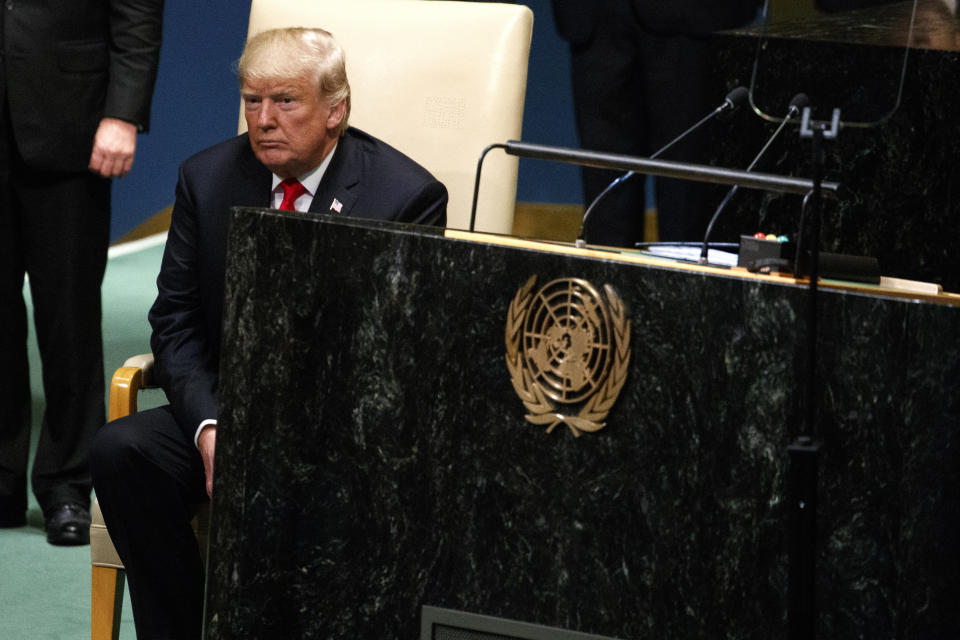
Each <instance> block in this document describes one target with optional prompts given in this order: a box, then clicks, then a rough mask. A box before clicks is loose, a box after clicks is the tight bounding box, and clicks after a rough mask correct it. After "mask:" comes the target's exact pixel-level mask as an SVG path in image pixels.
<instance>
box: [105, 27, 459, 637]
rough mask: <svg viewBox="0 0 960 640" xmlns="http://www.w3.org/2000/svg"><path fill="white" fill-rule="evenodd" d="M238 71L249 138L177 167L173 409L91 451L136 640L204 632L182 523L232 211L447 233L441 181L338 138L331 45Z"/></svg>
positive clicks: (167, 371)
mask: <svg viewBox="0 0 960 640" xmlns="http://www.w3.org/2000/svg"><path fill="white" fill-rule="evenodd" d="M238 70H239V77H240V83H241V92H242V94H243V101H244V110H245V115H246V120H247V126H248V128H249V132H248V134H245V135H242V136H239V137H237V138H234V139H232V140H228V141H226V142H222V143H220V144H218V145H215V146H213V147H211V148H209V149H206V150H205V151H201V152H200V153H198V154H197V155H195V156H193V157H191V158H190V159H188V160H187V161H186V162H184V164H183V165H182V167H181V169H180V177H179V181H178V183H177V191H176V202H175V204H174V209H173V219H172V222H171V227H170V233H169V236H168V238H167V246H166V250H165V253H164V257H163V264H162V266H161V270H160V276H159V278H158V279H157V286H158V289H159V294H158V296H157V300H156V302H155V303H154V305H153V308H152V309H151V311H150V322H151V324H152V326H153V337H152V340H151V346H152V348H153V352H154V356H155V358H156V365H155V366H156V369H157V377H158V379H159V381H160V384H161V386H162V387H163V389H164V391H165V392H166V394H167V399H168V400H169V402H170V404H169V405H168V406H164V407H160V408H158V409H154V410H150V411H144V412H141V413H137V414H134V415H132V416H130V417H128V418H125V419H122V420H118V421H116V422H114V423H110V424H108V425H106V426H105V427H104V428H103V429H102V430H101V431H100V433H99V434H98V436H97V439H96V441H95V442H94V449H93V457H92V465H93V466H92V469H93V478H94V484H95V487H96V491H97V497H98V499H99V501H100V506H101V508H102V510H103V516H104V520H105V521H106V524H107V527H108V529H109V531H110V535H111V538H112V539H113V541H114V545H115V546H116V548H117V552H118V553H119V554H120V558H121V559H122V560H123V563H124V566H125V568H126V572H127V577H128V578H129V581H130V597H131V600H132V603H133V611H134V620H135V622H136V625H137V635H138V637H139V638H141V640H143V639H144V638H181V639H183V638H194V637H199V634H200V630H201V623H202V620H201V616H202V605H203V568H202V566H201V562H200V553H199V550H198V548H197V544H196V541H195V539H194V536H193V532H192V530H191V528H190V524H189V523H190V518H191V516H192V505H195V504H196V503H198V502H200V501H202V500H205V499H206V498H207V497H208V496H209V495H210V494H211V493H212V487H213V484H212V483H213V468H214V464H213V463H214V450H215V441H216V433H217V426H216V424H217V423H216V420H217V380H218V370H217V366H218V362H219V352H220V325H221V316H222V313H223V302H222V300H223V287H224V267H225V253H226V226H227V219H228V215H229V210H230V207H232V206H237V205H248V206H262V207H267V206H272V207H275V208H280V209H291V208H295V209H296V210H298V211H314V212H321V213H333V214H334V215H341V216H358V217H364V218H374V219H381V220H395V221H402V222H411V223H418V224H432V225H444V224H445V223H446V206H447V190H446V188H445V187H444V186H443V185H442V184H441V183H440V182H438V181H437V180H436V179H434V178H433V176H431V175H430V174H429V173H428V172H427V171H426V170H425V169H423V168H422V167H420V166H419V165H417V164H416V163H414V162H413V161H412V160H410V159H409V158H407V157H406V156H404V155H403V154H401V153H400V152H399V151H397V150H396V149H393V148H392V147H390V146H388V145H387V144H385V143H383V142H381V141H379V140H377V139H376V138H373V137H372V136H369V135H367V134H365V133H363V132H361V131H359V130H357V129H354V128H350V127H348V125H347V119H348V117H349V113H350V86H349V84H348V82H347V75H346V68H345V65H344V59H343V52H342V50H341V49H340V47H339V45H337V43H336V42H335V41H334V40H333V38H332V37H331V36H330V34H329V33H327V32H326V31H323V30H320V29H299V28H298V29H280V30H273V31H267V32H264V33H262V34H259V35H257V36H255V37H254V38H253V39H251V40H250V41H249V42H248V43H247V46H246V49H245V50H244V53H243V56H242V57H241V58H240V63H239V69H238ZM358 268H363V266H362V265H358Z"/></svg>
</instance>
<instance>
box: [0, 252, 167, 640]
mask: <svg viewBox="0 0 960 640" xmlns="http://www.w3.org/2000/svg"><path fill="white" fill-rule="evenodd" d="M162 253H163V246H162V244H157V243H156V241H155V240H154V241H151V239H148V241H145V242H141V243H132V244H130V245H123V246H121V247H118V248H115V249H113V250H111V258H110V260H109V262H108V263H107V271H106V274H105V276H104V282H103V340H104V368H105V369H106V372H105V373H106V378H107V380H108V384H109V380H110V377H111V376H112V375H113V371H114V370H115V369H116V368H117V367H119V366H120V365H122V364H123V362H124V360H126V358H128V357H129V356H131V355H135V354H138V353H145V352H147V351H149V350H150V343H149V340H150V326H149V324H148V323H147V310H148V309H149V308H150V305H151V304H152V303H153V299H154V298H155V297H156V295H157V287H156V276H157V272H158V271H159V269H160V259H161V255H162ZM28 291H29V287H25V297H26V299H27V303H28V307H29V300H30V298H29V294H28ZM28 310H29V312H30V314H31V320H30V322H31V325H30V327H31V336H30V340H29V346H28V348H29V355H30V369H31V371H30V384H31V389H32V395H33V409H32V411H33V425H34V430H33V442H32V445H31V460H32V456H33V448H34V447H35V446H36V439H37V435H38V429H39V422H40V418H41V417H42V415H43V389H42V386H41V382H40V358H39V355H38V353H37V345H36V340H35V338H34V336H33V335H32V330H33V325H32V322H33V320H32V311H33V310H32V308H28ZM105 401H106V399H105ZM162 402H163V394H162V392H159V391H148V392H146V393H144V394H143V395H142V396H141V403H140V406H141V408H147V407H150V406H156V405H158V404H161V403H162ZM28 509H29V511H28V513H27V526H26V527H21V528H19V529H0V640H81V639H88V638H90V547H54V546H51V545H49V544H47V541H46V537H45V535H44V532H43V515H42V514H41V512H40V508H39V507H38V506H37V502H36V500H35V499H34V497H33V494H32V493H31V494H29V507H28ZM120 637H121V638H123V639H129V640H133V639H134V638H136V634H135V633H134V628H133V614H132V612H131V609H130V600H129V596H127V595H126V591H125V602H124V605H123V616H122V621H121V625H120Z"/></svg>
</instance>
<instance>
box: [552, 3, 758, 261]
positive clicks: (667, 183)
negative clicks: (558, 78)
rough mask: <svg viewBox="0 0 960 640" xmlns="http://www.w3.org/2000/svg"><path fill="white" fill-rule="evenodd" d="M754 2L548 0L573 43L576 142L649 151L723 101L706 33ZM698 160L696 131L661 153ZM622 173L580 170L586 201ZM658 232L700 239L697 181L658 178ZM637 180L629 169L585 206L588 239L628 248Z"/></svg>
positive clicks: (704, 212)
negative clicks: (603, 195) (622, 179)
mask: <svg viewBox="0 0 960 640" xmlns="http://www.w3.org/2000/svg"><path fill="white" fill-rule="evenodd" d="M759 4H760V2H759V0H671V1H669V2H664V1H662V0H604V1H603V2H582V1H580V0H553V13H554V17H555V19H556V23H557V30H558V32H559V33H560V35H561V37H563V38H564V39H565V40H567V41H568V42H569V43H570V53H571V67H572V68H571V72H572V81H573V98H574V112H575V113H574V115H575V117H576V124H577V130H578V132H579V135H580V144H581V146H582V147H584V148H586V149H591V150H597V151H611V152H616V153H625V154H630V155H640V156H647V155H650V154H651V153H653V152H655V151H656V150H657V149H658V148H660V147H661V146H663V145H664V144H666V143H667V142H669V141H670V140H671V139H673V138H674V137H676V136H677V135H679V134H680V133H681V132H682V131H684V130H686V129H687V127H689V126H690V125H692V124H693V123H694V122H696V121H698V120H699V119H700V118H702V117H703V116H704V115H706V114H707V113H708V112H709V111H710V110H711V109H712V108H713V107H714V106H716V104H718V103H719V102H720V101H721V100H722V93H721V92H722V91H723V89H724V88H723V84H722V82H717V81H711V79H710V78H709V77H708V74H709V68H708V65H709V61H710V46H709V43H708V41H707V39H706V38H705V36H706V35H707V34H709V33H710V32H712V31H716V30H719V29H726V28H731V27H735V26H738V25H742V24H745V23H747V22H749V21H750V20H751V19H752V18H753V17H754V16H755V15H756V11H757V6H758V5H759ZM668 158H669V159H671V160H685V161H696V160H697V159H698V158H700V159H702V158H703V155H702V154H698V153H697V138H696V137H691V138H690V139H688V141H686V142H685V143H681V144H679V145H677V146H676V147H674V148H673V149H672V150H671V151H670V152H669V153H668V154H667V156H665V157H664V159H668ZM617 175H619V174H618V173H617V172H614V171H604V170H600V169H589V168H584V169H583V171H582V177H583V192H584V204H585V205H588V204H589V203H590V202H591V201H592V200H593V199H594V198H595V197H596V196H597V195H598V194H599V193H600V192H601V191H603V189H604V188H605V187H606V186H607V185H608V184H609V183H610V182H611V181H612V180H613V179H614V178H616V177H617ZM656 185H657V189H656V196H657V209H658V212H659V216H658V219H659V230H660V240H697V239H701V238H702V237H703V233H704V230H705V227H706V222H707V220H708V219H709V217H710V214H711V210H710V209H711V207H710V203H709V202H706V201H705V199H704V197H703V195H704V194H703V189H702V188H700V187H698V186H695V184H694V183H690V182H683V181H678V180H665V179H658V180H657V181H656ZM644 203H645V198H644V181H643V179H642V178H640V177H636V176H635V177H633V178H631V179H630V180H628V181H626V182H624V183H622V184H621V185H619V186H618V187H617V188H616V189H614V190H613V191H611V192H610V194H609V195H608V196H606V199H605V200H604V201H603V204H601V205H600V206H598V208H597V209H596V210H595V211H594V212H593V213H591V214H590V219H589V221H588V222H587V228H586V230H585V231H586V239H587V241H588V242H591V243H594V244H606V245H613V246H633V244H634V243H635V242H638V241H641V240H643V211H644Z"/></svg>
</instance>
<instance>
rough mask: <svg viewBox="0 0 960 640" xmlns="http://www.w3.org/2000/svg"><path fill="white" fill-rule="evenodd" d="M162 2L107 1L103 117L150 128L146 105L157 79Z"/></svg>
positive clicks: (151, 0) (153, 0) (143, 0)
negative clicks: (107, 75) (107, 69)
mask: <svg viewBox="0 0 960 640" xmlns="http://www.w3.org/2000/svg"><path fill="white" fill-rule="evenodd" d="M162 23H163V0H111V2H110V44H111V47H110V78H109V81H108V84H107V96H106V102H105V106H104V116H109V117H113V118H119V119H121V120H126V121H128V122H132V123H134V124H136V125H137V126H138V128H139V129H140V130H141V131H147V130H148V129H149V128H150V101H151V97H152V96H153V85H154V83H155V81H156V78H157V65H158V62H159V57H160V40H161V36H162V31H163V29H162Z"/></svg>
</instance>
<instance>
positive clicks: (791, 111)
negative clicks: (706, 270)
mask: <svg viewBox="0 0 960 640" xmlns="http://www.w3.org/2000/svg"><path fill="white" fill-rule="evenodd" d="M808 104H810V98H808V97H807V94H805V93H798V94H797V95H795V96H793V98H792V99H791V100H790V104H789V105H788V106H787V115H786V116H784V118H783V120H782V121H781V122H780V126H779V127H777V130H776V131H774V132H773V135H772V136H770V137H769V138H768V139H767V143H766V144H765V145H763V148H762V149H760V153H758V154H757V155H756V157H755V158H754V159H753V162H751V163H750V166H748V167H747V171H753V168H754V167H755V166H756V165H757V163H758V162H759V161H760V158H762V157H763V155H764V154H765V153H766V152H767V149H769V148H770V145H772V144H773V141H774V140H776V139H777V136H779V135H780V132H781V131H783V128H784V127H785V126H787V123H789V122H790V121H791V120H793V119H794V118H796V117H797V116H798V115H800V112H801V111H803V109H804V107H806V106H807V105H808ZM739 188H740V185H736V184H735V185H733V186H732V187H730V190H729V191H727V195H725V196H724V197H723V200H721V201H720V204H719V205H718V206H717V209H716V211H714V212H713V216H712V217H711V218H710V222H709V223H707V231H706V233H704V234H703V245H702V246H701V247H700V264H708V261H707V253H708V247H709V242H710V232H711V231H713V225H714V224H715V223H716V222H717V219H718V218H719V217H720V213H721V212H723V210H724V209H725V208H726V207H727V203H728V202H730V199H731V198H733V194H735V193H736V192H737V191H738V190H739Z"/></svg>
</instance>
